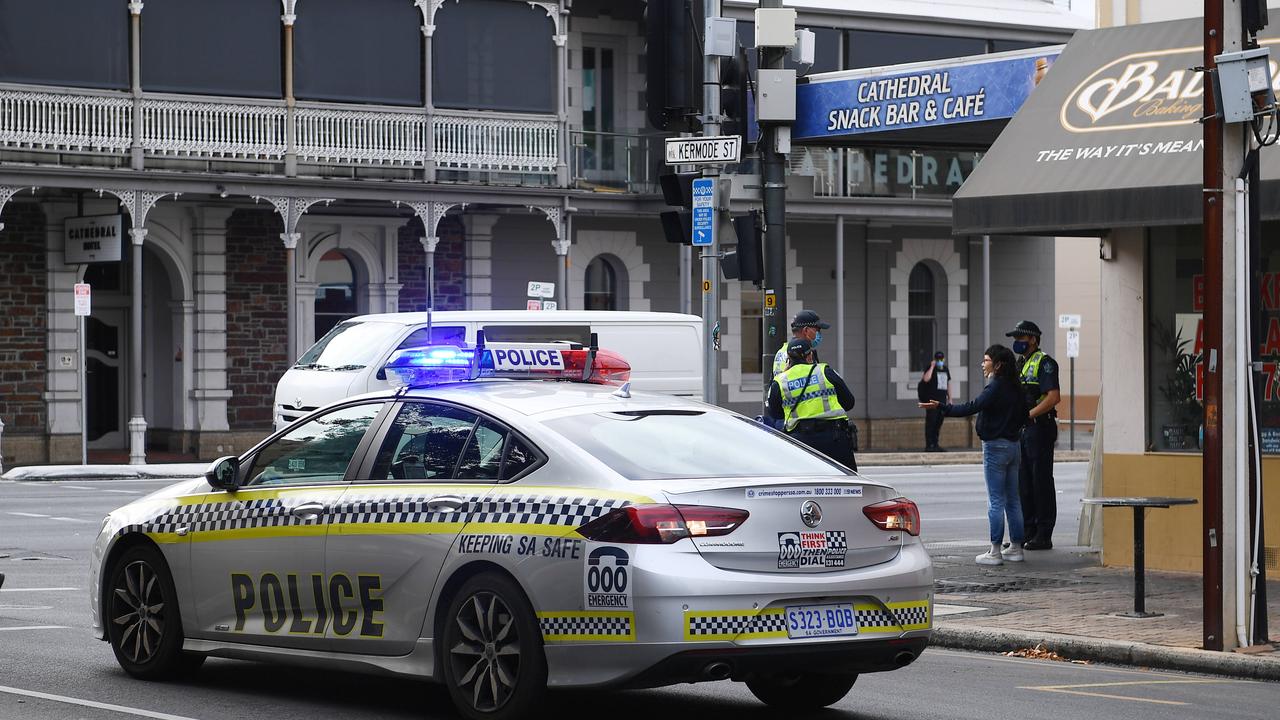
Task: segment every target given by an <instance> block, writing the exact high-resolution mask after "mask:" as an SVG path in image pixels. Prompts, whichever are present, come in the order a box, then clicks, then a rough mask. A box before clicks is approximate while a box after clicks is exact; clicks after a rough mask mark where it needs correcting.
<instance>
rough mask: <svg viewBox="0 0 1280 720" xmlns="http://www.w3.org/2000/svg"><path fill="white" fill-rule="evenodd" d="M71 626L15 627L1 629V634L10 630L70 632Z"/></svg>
mask: <svg viewBox="0 0 1280 720" xmlns="http://www.w3.org/2000/svg"><path fill="white" fill-rule="evenodd" d="M70 629H71V626H70V625H18V626H15V627H0V632H9V631H10V630H70Z"/></svg>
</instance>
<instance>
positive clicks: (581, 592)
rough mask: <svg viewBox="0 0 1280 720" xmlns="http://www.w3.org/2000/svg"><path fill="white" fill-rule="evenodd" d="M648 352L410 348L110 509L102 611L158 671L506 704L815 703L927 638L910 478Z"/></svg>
mask: <svg viewBox="0 0 1280 720" xmlns="http://www.w3.org/2000/svg"><path fill="white" fill-rule="evenodd" d="M629 371H630V369H629V366H628V365H627V363H626V361H625V359H623V358H621V357H619V356H617V355H616V354H614V353H611V352H609V351H608V350H598V349H596V348H595V347H594V346H590V347H582V346H568V345H565V344H554V343H553V344H547V345H521V346H515V345H507V346H500V345H497V344H490V345H485V344H484V342H483V338H478V341H477V345H476V347H471V348H466V347H462V348H458V347H428V348H414V349H408V350H403V351H400V352H398V353H396V354H395V355H394V356H392V357H391V359H390V360H389V362H388V363H387V366H386V368H385V372H386V373H387V375H388V377H392V378H398V379H399V380H400V382H402V383H403V385H402V386H401V387H399V388H398V389H395V390H391V391H388V392H384V393H377V394H369V395H363V396H360V397H355V398H351V399H348V400H344V401H342V402H339V403H336V404H333V405H330V406H328V407H326V408H323V409H321V410H319V411H317V412H314V413H312V414H311V415H309V416H307V417H304V418H301V419H299V420H298V421H297V422H295V423H293V424H292V425H290V426H289V427H287V428H285V429H284V430H282V431H280V432H278V433H276V434H274V435H272V436H271V437H269V438H267V439H266V440H264V441H263V442H261V443H260V444H258V445H257V446H256V447H254V448H253V449H252V450H250V451H248V452H247V453H245V454H244V455H242V456H240V457H226V458H221V459H219V460H217V461H216V462H214V463H213V464H212V465H211V467H210V470H209V472H208V473H207V474H206V476H205V477H204V478H199V479H191V480H187V481H184V482H179V483H177V484H175V485H172V486H170V487H168V488H166V489H164V490H161V491H159V492H156V493H154V494H152V495H150V496H148V497H145V498H143V499H140V500H138V501H135V502H133V503H130V504H129V505H126V506H124V507H122V508H120V509H118V510H115V511H114V512H112V513H111V514H109V515H108V516H107V517H106V519H105V520H104V522H103V526H102V531H101V533H100V535H99V536H98V538H97V541H96V542H95V545H94V560H93V565H92V578H91V584H90V587H91V588H92V590H91V604H92V609H93V618H94V627H95V629H96V632H97V634H98V637H99V638H100V639H103V640H106V641H107V642H109V643H110V645H111V647H112V650H113V651H114V653H115V656H116V659H117V660H118V662H119V663H120V665H121V666H122V667H123V668H124V670H125V671H126V672H128V673H129V674H130V675H133V676H135V677H138V678H142V679H161V678H167V677H173V676H175V675H178V674H182V673H186V672H190V671H193V670H194V669H196V668H198V667H199V665H200V664H201V662H203V660H204V659H205V658H206V657H226V658H241V659H253V660H278V661H283V662H293V663H306V664H311V665H316V664H319V665H328V666H334V667H341V668H347V669H355V670H362V671H370V672H378V673H388V674H394V675H403V676H413V677H423V678H429V679H433V680H435V681H439V682H442V683H444V684H445V685H446V686H447V688H448V691H449V693H450V696H451V697H452V699H453V701H454V702H455V704H456V706H457V708H458V710H459V712H460V713H461V714H462V715H463V716H464V717H468V718H491V719H501V718H510V717H519V716H527V715H530V714H532V713H533V712H534V711H535V710H536V708H537V703H538V700H539V697H540V695H541V694H542V693H543V692H544V691H545V690H546V688H547V687H548V686H550V687H557V688H572V687H655V686H661V685H668V684H673V683H683V682H697V681H709V680H726V679H729V680H735V681H742V682H745V683H746V684H747V687H748V688H749V689H750V690H751V692H752V693H754V694H755V695H756V697H758V698H759V699H760V700H762V701H764V702H765V703H768V704H769V705H773V706H776V707H779V708H785V709H788V710H800V709H805V708H816V707H821V706H826V705H829V704H832V703H834V702H836V701H837V700H839V699H841V698H842V697H844V695H845V694H846V693H847V692H848V691H849V690H850V688H851V687H852V685H853V683H854V681H855V680H856V679H857V677H858V675H859V674H860V673H868V672H880V671H886V670H893V669H895V668H898V667H902V666H905V665H907V664H909V663H911V662H912V661H913V660H914V659H915V658H916V657H918V656H919V655H920V653H921V652H922V651H923V650H924V648H925V646H926V645H927V643H928V639H929V635H930V631H931V628H932V620H933V615H932V604H931V601H932V587H933V582H932V581H933V577H932V567H931V564H930V561H929V557H928V555H927V554H926V552H925V550H924V547H923V546H922V544H921V542H920V539H919V537H918V535H919V532H920V515H919V512H918V510H917V508H916V505H915V504H914V503H912V502H911V501H910V500H908V499H906V498H903V497H900V496H899V495H898V493H897V492H895V491H894V490H893V489H892V488H890V487H887V486H885V485H883V484H881V483H879V482H875V481H872V480H869V479H867V478H865V477H861V476H859V475H857V474H856V473H854V472H853V471H851V470H848V469H847V468H845V467H843V466H841V465H838V464H835V463H832V462H831V461H829V460H827V459H826V458H824V457H823V456H821V455H819V454H816V453H814V452H811V451H810V450H808V449H807V448H805V447H804V446H802V445H800V444H798V443H795V442H793V441H792V440H790V439H789V438H787V437H786V436H785V435H783V434H780V433H777V432H775V431H773V430H771V429H768V428H765V427H763V426H762V425H760V424H758V423H756V422H754V421H752V420H750V419H748V418H745V417H743V416H740V415H737V414H735V413H732V412H729V411H726V410H723V409H721V408H717V407H713V406H710V405H705V404H702V403H698V402H694V401H690V400H684V399H680V398H674V397H671V396H665V395H649V394H642V393H632V392H631V391H630V388H629V384H628V383H627V378H628V375H629ZM538 378H541V379H538Z"/></svg>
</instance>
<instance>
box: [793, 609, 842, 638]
mask: <svg viewBox="0 0 1280 720" xmlns="http://www.w3.org/2000/svg"><path fill="white" fill-rule="evenodd" d="M786 619H787V637H789V638H813V637H833V636H839V635H857V634H858V614H857V613H856V612H854V611H853V605H851V604H849V603H839V604H835V605H792V606H789V607H787V609H786Z"/></svg>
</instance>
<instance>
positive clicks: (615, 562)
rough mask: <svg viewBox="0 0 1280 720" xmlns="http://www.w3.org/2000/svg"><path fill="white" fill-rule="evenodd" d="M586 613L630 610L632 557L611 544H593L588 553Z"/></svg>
mask: <svg viewBox="0 0 1280 720" xmlns="http://www.w3.org/2000/svg"><path fill="white" fill-rule="evenodd" d="M583 599H584V601H585V602H584V607H586V609H587V610H606V609H608V610H632V609H634V608H632V607H631V556H630V554H628V553H627V551H626V550H624V549H622V548H620V547H614V546H613V545H594V544H592V545H591V546H590V549H589V550H588V551H587V564H586V568H585V572H584V574H583Z"/></svg>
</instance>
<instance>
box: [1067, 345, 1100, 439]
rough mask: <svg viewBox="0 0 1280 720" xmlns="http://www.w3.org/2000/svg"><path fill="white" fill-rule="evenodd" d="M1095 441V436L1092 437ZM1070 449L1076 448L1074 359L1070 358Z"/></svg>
mask: <svg viewBox="0 0 1280 720" xmlns="http://www.w3.org/2000/svg"><path fill="white" fill-rule="evenodd" d="M1094 440H1095V441H1096V440H1097V438H1094ZM1071 449H1072V450H1075V449H1076V359H1075V358H1074V357H1073V358H1071Z"/></svg>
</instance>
